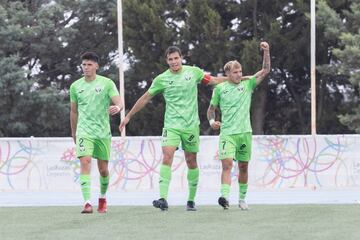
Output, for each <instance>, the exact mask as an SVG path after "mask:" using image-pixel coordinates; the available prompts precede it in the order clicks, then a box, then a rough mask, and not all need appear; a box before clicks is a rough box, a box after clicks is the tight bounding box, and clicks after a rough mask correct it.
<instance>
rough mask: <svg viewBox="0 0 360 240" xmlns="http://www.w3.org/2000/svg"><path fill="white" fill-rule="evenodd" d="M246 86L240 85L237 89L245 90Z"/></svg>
mask: <svg viewBox="0 0 360 240" xmlns="http://www.w3.org/2000/svg"><path fill="white" fill-rule="evenodd" d="M244 89H245V88H244V86H242V85H240V86H238V87H237V90H238V91H239V92H243V91H244Z"/></svg>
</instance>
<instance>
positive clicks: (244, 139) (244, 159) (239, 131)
mask: <svg viewBox="0 0 360 240" xmlns="http://www.w3.org/2000/svg"><path fill="white" fill-rule="evenodd" d="M260 48H261V49H262V50H263V66H262V69H261V70H260V71H258V72H257V73H255V75H253V76H250V77H242V67H241V64H240V63H239V62H238V61H230V62H228V63H226V64H225V66H224V71H225V74H226V76H227V77H228V81H226V82H224V83H221V84H219V85H217V86H216V87H215V88H214V90H213V95H212V98H211V102H210V106H209V109H208V112H207V117H208V120H209V123H210V126H211V127H212V128H213V129H219V128H220V138H219V158H220V160H221V164H222V173H221V197H220V198H219V200H218V203H219V205H221V206H222V207H223V208H224V209H228V208H229V200H228V199H229V194H230V184H231V169H232V166H233V160H234V161H237V163H238V166H239V178H238V182H239V207H240V208H241V209H242V210H247V209H248V205H247V204H246V202H245V197H246V192H247V188H248V184H247V182H248V163H249V161H250V159H251V141H252V128H251V123H250V105H251V96H252V93H253V90H254V89H255V87H256V86H257V85H259V84H260V83H261V81H262V80H263V79H264V78H265V76H266V75H267V74H268V73H269V72H270V50H269V44H268V43H267V42H261V43H260ZM244 78H246V79H248V80H247V81H241V80H242V79H244ZM218 107H219V108H220V112H221V122H220V121H216V120H215V111H216V110H217V109H218ZM218 110H219V109H218Z"/></svg>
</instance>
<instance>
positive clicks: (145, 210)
mask: <svg viewBox="0 0 360 240" xmlns="http://www.w3.org/2000/svg"><path fill="white" fill-rule="evenodd" d="M250 207H251V209H250V210H249V211H241V210H240V209H239V208H237V206H235V205H234V206H231V207H230V209H229V210H226V211H224V210H222V208H221V207H219V206H198V211H197V212H186V211H185V207H182V206H176V207H173V206H170V208H169V211H167V212H161V211H160V210H158V209H154V208H153V207H150V206H141V207H139V206H126V207H124V206H108V213H106V214H98V213H97V212H94V213H93V214H89V215H82V214H80V211H81V207H80V206H78V207H5V208H4V207H1V208H0V239H1V240H7V239H36V240H39V239H49V240H55V239H85V240H90V239H104V240H110V239H131V240H138V239H139V240H140V239H141V240H144V239H154V240H161V239H186V240H197V239H214V240H215V239H216V240H225V239H226V240H229V239H246V240H248V239H249V240H253V239H261V240H267V239H269V240H281V239H284V240H285V239H286V240H289V239H291V240H300V239H301V240H302V239H311V240H316V239H324V240H325V239H326V240H331V239H334V240H335V239H336V240H352V239H354V240H355V239H357V240H358V239H360V227H359V223H360V205H355V204H354V205H350V204H349V205H333V204H331V205H251V206H250ZM94 209H95V210H96V207H95V208H94Z"/></svg>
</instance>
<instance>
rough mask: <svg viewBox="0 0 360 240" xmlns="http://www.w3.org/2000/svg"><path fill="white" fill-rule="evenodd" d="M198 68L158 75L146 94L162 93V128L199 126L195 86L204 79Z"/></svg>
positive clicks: (183, 67)
mask: <svg viewBox="0 0 360 240" xmlns="http://www.w3.org/2000/svg"><path fill="white" fill-rule="evenodd" d="M204 75H205V73H204V71H202V70H201V69H200V68H198V67H192V66H185V65H183V66H182V69H181V72H179V73H172V72H171V71H170V70H169V69H168V70H167V71H165V72H163V73H161V74H160V75H158V76H157V77H156V78H155V79H154V81H153V82H152V84H151V86H150V88H149V90H148V92H149V94H150V95H151V96H155V95H156V94H159V93H162V94H163V96H164V99H165V102H166V109H165V120H164V128H174V129H180V130H181V129H187V128H191V127H196V126H199V124H200V120H199V113H198V90H197V84H198V83H200V82H201V80H202V79H203V78H204Z"/></svg>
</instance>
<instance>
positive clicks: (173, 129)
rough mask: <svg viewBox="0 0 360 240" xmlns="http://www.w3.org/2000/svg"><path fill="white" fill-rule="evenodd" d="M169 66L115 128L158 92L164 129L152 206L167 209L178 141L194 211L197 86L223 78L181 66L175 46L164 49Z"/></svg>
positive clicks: (196, 171)
mask: <svg viewBox="0 0 360 240" xmlns="http://www.w3.org/2000/svg"><path fill="white" fill-rule="evenodd" d="M165 59H166V62H167V64H168V65H169V69H168V70H166V71H165V72H163V73H161V74H160V75H158V76H157V77H156V78H155V79H154V80H153V82H152V84H151V86H150V88H149V89H148V91H147V92H145V94H143V95H142V96H141V97H140V98H139V99H138V100H137V102H136V103H135V105H134V106H133V107H132V109H131V110H130V112H129V113H128V114H127V115H126V117H125V118H124V119H123V120H122V121H121V123H120V125H119V130H120V131H122V129H123V128H124V127H125V125H126V124H127V123H128V122H129V121H130V119H131V117H132V116H133V115H134V114H135V113H137V112H138V111H140V110H141V109H142V108H143V107H144V106H145V105H146V104H147V103H148V102H149V101H150V99H151V98H152V97H154V96H155V95H157V94H159V93H161V94H162V95H163V96H164V99H165V102H166V109H165V120H164V128H163V133H162V141H161V145H162V152H163V160H162V165H161V166H160V180H159V188H160V199H158V200H154V201H153V206H154V207H155V208H160V209H161V210H163V211H164V210H167V209H168V203H167V196H168V189H169V184H170V180H171V165H172V163H173V158H174V153H175V151H176V149H177V147H178V146H179V144H180V143H181V146H182V148H183V149H184V152H185V160H186V164H187V167H188V172H187V180H188V187H189V195H188V201H187V205H186V209H187V210H188V211H196V207H195V201H194V200H195V195H196V190H197V185H198V181H199V169H198V165H197V162H196V155H197V152H198V151H199V124H200V121H199V114H198V100H197V98H198V93H197V91H198V90H197V85H198V84H199V83H204V84H210V85H214V84H218V83H221V82H223V81H225V80H226V77H213V76H210V75H209V74H205V73H204V71H202V70H201V69H200V68H198V67H193V66H186V65H182V60H183V59H182V54H181V50H180V49H179V48H178V47H175V46H171V47H169V48H168V49H167V50H166V51H165Z"/></svg>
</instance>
